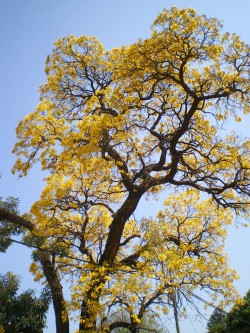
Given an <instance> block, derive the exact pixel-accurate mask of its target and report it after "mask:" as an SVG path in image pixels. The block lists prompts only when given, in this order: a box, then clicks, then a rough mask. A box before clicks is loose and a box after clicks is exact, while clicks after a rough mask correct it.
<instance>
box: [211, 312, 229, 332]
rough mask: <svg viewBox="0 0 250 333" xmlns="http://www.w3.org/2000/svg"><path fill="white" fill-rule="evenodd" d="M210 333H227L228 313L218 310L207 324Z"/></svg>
mask: <svg viewBox="0 0 250 333" xmlns="http://www.w3.org/2000/svg"><path fill="white" fill-rule="evenodd" d="M207 329H208V333H225V329H226V313H225V312H223V311H221V310H220V309H218V308H216V309H215V310H214V312H213V313H212V315H211V317H210V318H209V320H208V323H207Z"/></svg>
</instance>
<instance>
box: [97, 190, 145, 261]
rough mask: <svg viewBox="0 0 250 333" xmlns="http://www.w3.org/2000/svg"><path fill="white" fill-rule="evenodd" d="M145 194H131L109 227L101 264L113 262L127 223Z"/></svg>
mask: <svg viewBox="0 0 250 333" xmlns="http://www.w3.org/2000/svg"><path fill="white" fill-rule="evenodd" d="M143 193H144V192H142V191H141V192H132V193H129V195H128V197H127V199H126V200H125V201H124V203H123V205H122V206H121V208H120V209H118V211H117V213H116V214H115V217H114V219H113V221H112V223H111V225H110V227H109V229H110V231H109V235H108V239H107V242H106V246H105V250H104V252H103V255H102V256H101V259H100V264H102V263H103V262H105V261H109V262H112V261H113V260H114V258H115V256H116V254H117V252H118V250H119V246H120V241H121V237H122V233H123V229H124V226H125V223H126V222H127V221H128V219H129V218H130V216H131V215H132V214H133V213H134V211H135V209H136V207H137V205H138V203H139V201H140V199H141V197H142V195H143Z"/></svg>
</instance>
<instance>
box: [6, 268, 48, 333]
mask: <svg viewBox="0 0 250 333" xmlns="http://www.w3.org/2000/svg"><path fill="white" fill-rule="evenodd" d="M19 284H20V279H19V277H18V276H16V275H14V274H12V273H10V272H9V273H6V274H5V275H0V328H1V329H2V330H3V332H4V333H12V332H17V333H41V332H42V331H43V329H44V328H45V326H46V312H47V311H48V307H49V303H50V294H49V292H48V290H44V291H43V292H42V293H41V295H40V297H39V298H38V297H36V296H35V292H34V290H31V289H29V290H26V291H25V292H23V293H21V294H20V295H17V292H18V289H19Z"/></svg>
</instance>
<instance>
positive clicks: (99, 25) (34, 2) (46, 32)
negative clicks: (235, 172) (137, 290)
mask: <svg viewBox="0 0 250 333" xmlns="http://www.w3.org/2000/svg"><path fill="white" fill-rule="evenodd" d="M171 6H177V7H193V8H195V9H196V10H197V11H198V12H199V13H201V14H206V15H207V16H213V17H217V18H219V19H221V20H223V21H224V27H225V30H226V31H230V32H236V33H237V34H239V35H240V36H241V37H242V39H243V40H244V41H246V42H247V43H250V20H249V13H250V1H249V0H238V1H235V0H203V1H200V0H182V1H181V0H179V1H177V0H175V1H172V0H171V1H170V0H164V1H163V0H126V1H125V0H105V1H102V0H96V1H87V0H40V1H39V0H1V1H0V34H1V52H0V73H1V80H0V96H1V104H0V112H1V118H0V119H1V120H0V135H1V140H0V156H1V161H2V163H1V166H0V173H1V174H2V178H1V179H0V189H1V190H0V196H3V197H7V196H15V197H19V198H20V199H21V204H20V210H21V212H22V213H23V212H25V211H28V210H29V208H30V206H31V204H32V203H33V202H34V201H35V200H36V199H38V198H39V193H40V191H41V189H42V186H43V183H42V178H43V174H42V173H41V171H40V170H39V167H35V168H34V169H33V170H32V171H31V173H30V174H29V176H28V177H26V178H25V179H17V176H16V175H12V174H11V172H10V170H11V167H12V165H13V163H14V160H15V157H14V156H13V155H12V153H11V150H12V148H13V145H14V143H15V127H16V125H17V123H18V121H19V120H21V119H22V118H23V117H24V116H25V115H26V114H27V113H30V112H32V111H33V110H34V108H35V106H36V104H37V103H38V100H39V95H38V87H39V85H40V84H42V83H43V82H44V81H45V75H44V72H43V68H44V63H45V59H46V56H47V55H48V54H49V53H50V52H51V49H52V48H53V42H54V41H55V40H57V39H58V38H60V37H62V36H66V35H69V34H75V35H76V36H80V35H91V36H97V38H98V39H99V41H101V42H102V43H103V45H104V47H105V48H106V49H109V48H113V47H118V46H120V45H122V44H130V43H132V42H134V41H136V40H137V39H138V38H144V37H147V36H149V34H150V29H149V27H150V25H151V24H152V22H153V20H154V18H155V17H156V15H157V14H158V13H159V12H160V11H161V10H162V9H163V8H164V7H167V8H170V7H171ZM248 128H249V118H248V119H246V120H245V121H244V122H243V123H241V124H240V125H238V126H237V130H239V132H241V133H243V134H245V135H247V134H248ZM227 251H228V253H229V256H230V258H231V264H232V266H233V267H235V268H236V269H237V270H238V272H239V274H240V275H241V279H240V280H239V281H238V282H237V283H236V286H237V288H238V290H239V291H240V293H241V294H242V295H243V294H244V293H245V292H246V291H247V290H248V289H249V288H250V282H249V281H250V269H249V265H248V261H249V253H250V231H249V228H248V229H242V228H235V227H232V228H230V231H229V237H228V241H227ZM29 262H30V251H29V250H27V249H25V248H23V247H21V246H19V245H18V246H13V247H11V248H10V250H9V251H8V253H7V254H5V255H2V254H1V255H0V273H1V274H2V273H5V272H6V271H8V270H11V271H13V272H15V273H17V274H19V275H20V276H21V277H22V288H23V289H25V288H29V287H35V288H39V286H38V285H36V284H34V283H33V279H32V276H31V275H30V274H29V273H28V266H29ZM204 313H205V312H204ZM205 325H206V323H205V322H203V323H199V322H196V321H193V323H192V324H190V320H187V321H185V322H182V323H181V327H183V332H184V333H193V332H194V333H196V332H199V333H203V332H205ZM46 332H51V333H53V332H55V325H54V318H53V313H52V312H51V314H50V316H49V322H48V329H47V331H46ZM173 332H174V329H173V327H172V328H171V333H173Z"/></svg>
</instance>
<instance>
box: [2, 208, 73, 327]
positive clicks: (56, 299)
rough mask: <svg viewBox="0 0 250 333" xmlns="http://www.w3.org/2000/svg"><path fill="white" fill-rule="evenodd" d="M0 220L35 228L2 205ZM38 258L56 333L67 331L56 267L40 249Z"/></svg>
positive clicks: (30, 229) (29, 228)
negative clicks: (46, 285) (44, 279)
mask: <svg viewBox="0 0 250 333" xmlns="http://www.w3.org/2000/svg"><path fill="white" fill-rule="evenodd" d="M0 220H6V221H8V222H10V223H13V224H15V225H18V226H19V227H21V228H24V229H26V230H29V231H31V232H33V231H34V229H35V225H34V223H32V222H31V221H28V220H26V219H24V218H22V217H21V216H18V215H16V214H14V213H11V212H9V211H8V210H6V209H4V208H2V207H0ZM38 259H39V261H40V263H41V266H42V269H43V273H44V276H45V277H46V280H47V282H48V285H49V287H50V290H51V295H52V302H53V307H54V312H55V319H56V333H69V319H68V313H67V311H66V308H65V301H64V297H63V292H62V285H61V282H60V280H59V277H58V275H57V272H56V269H55V267H54V265H53V264H52V262H51V260H50V256H49V254H48V253H46V252H42V251H40V252H39V254H38Z"/></svg>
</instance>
